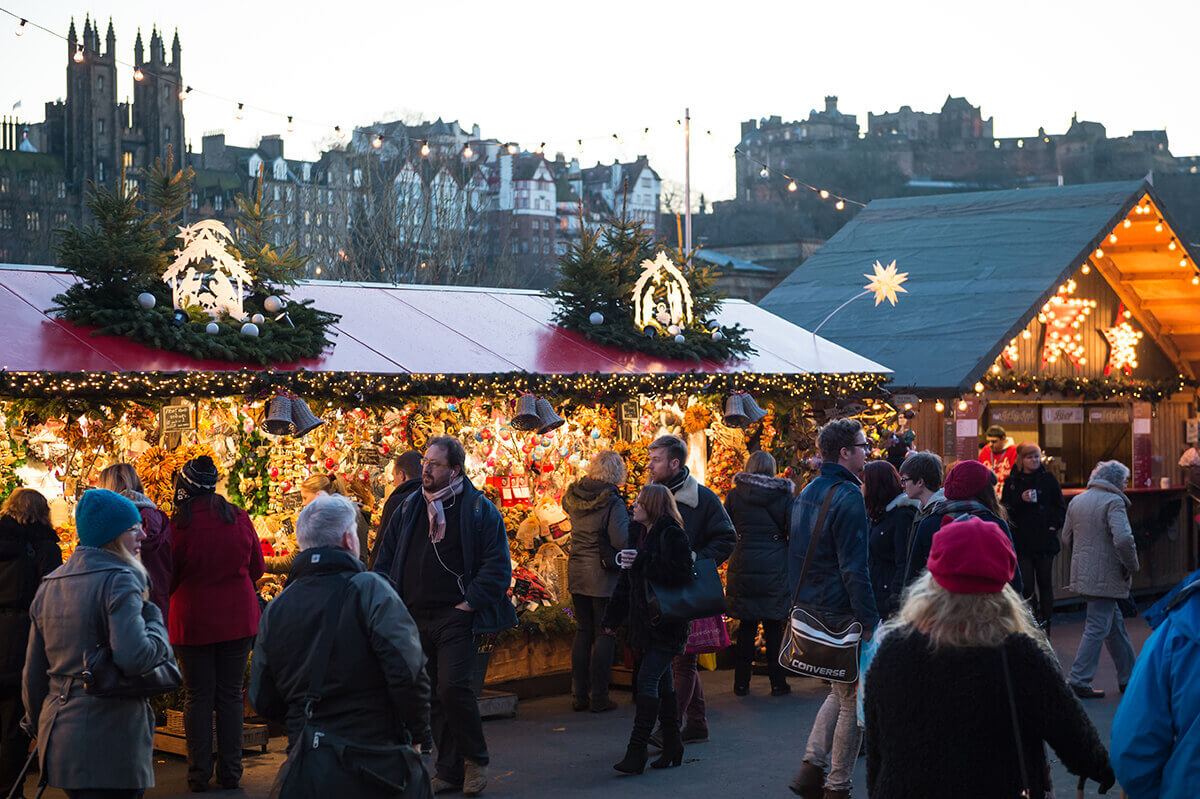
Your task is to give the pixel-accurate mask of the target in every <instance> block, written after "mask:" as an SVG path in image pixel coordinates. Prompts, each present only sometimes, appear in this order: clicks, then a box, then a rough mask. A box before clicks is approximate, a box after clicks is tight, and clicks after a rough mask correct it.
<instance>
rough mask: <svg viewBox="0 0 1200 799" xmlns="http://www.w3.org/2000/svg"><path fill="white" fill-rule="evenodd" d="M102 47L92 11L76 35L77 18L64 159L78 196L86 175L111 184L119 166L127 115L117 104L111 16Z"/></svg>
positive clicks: (71, 41)
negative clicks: (122, 114) (102, 47)
mask: <svg viewBox="0 0 1200 799" xmlns="http://www.w3.org/2000/svg"><path fill="white" fill-rule="evenodd" d="M105 39H106V41H105V44H106V45H107V47H106V49H105V50H104V51H103V52H102V51H101V49H100V25H99V22H97V23H96V24H95V25H93V24H92V21H91V18H90V17H88V18H87V19H86V20H85V21H84V24H83V36H82V37H79V38H77V37H76V33H75V21H74V20H71V29H70V31H69V32H68V34H67V59H68V60H67V103H66V124H65V126H64V127H65V137H66V141H65V160H66V170H67V176H68V180H69V182H70V183H71V184H72V186H73V187H74V188H75V190H76V191H77V192H78V194H79V196H80V197H83V196H84V195H85V194H86V187H87V182H88V181H94V182H96V183H97V184H110V185H111V184H112V182H113V180H115V179H116V178H117V176H118V175H119V174H120V171H121V139H122V135H123V133H124V128H125V124H124V120H122V119H121V118H120V115H119V114H118V108H117V68H116V49H115V48H116V36H115V35H114V34H113V27H112V20H109V23H108V34H107V36H106V37H105Z"/></svg>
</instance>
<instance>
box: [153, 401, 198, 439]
mask: <svg viewBox="0 0 1200 799" xmlns="http://www.w3.org/2000/svg"><path fill="white" fill-rule="evenodd" d="M193 410H195V409H194V407H193V405H192V404H191V403H190V402H185V403H183V404H182V405H164V406H163V408H162V413H161V415H160V418H161V419H162V431H163V432H164V433H186V432H188V431H189V430H191V429H192V428H193V427H195V426H196V425H195V422H194V419H193V415H192V412H193Z"/></svg>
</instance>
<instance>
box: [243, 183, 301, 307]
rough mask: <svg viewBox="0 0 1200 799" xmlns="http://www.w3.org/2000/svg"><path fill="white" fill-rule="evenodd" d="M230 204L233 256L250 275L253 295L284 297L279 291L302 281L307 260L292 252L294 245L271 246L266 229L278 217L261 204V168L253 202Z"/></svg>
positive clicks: (244, 201) (244, 197) (266, 204)
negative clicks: (233, 214) (233, 211)
mask: <svg viewBox="0 0 1200 799" xmlns="http://www.w3.org/2000/svg"><path fill="white" fill-rule="evenodd" d="M234 202H235V203H236V204H237V219H236V220H235V222H234V226H235V228H236V229H237V244H236V247H235V252H234V255H236V256H237V257H238V258H239V259H241V261H242V262H243V263H244V264H245V265H246V269H247V270H248V271H249V272H250V274H252V275H254V283H255V285H254V287H255V290H256V292H259V293H261V294H262V295H263V296H266V295H268V294H274V295H276V296H278V297H283V296H286V292H285V289H284V288H283V287H285V286H294V285H296V281H297V280H299V279H300V278H301V277H303V275H304V270H305V268H306V267H307V266H308V260H309V259H308V257H307V256H304V255H300V253H299V252H297V251H296V245H295V244H294V243H293V244H289V245H288V247H287V249H285V250H282V251H280V250H277V249H275V248H274V247H273V246H271V230H270V227H271V223H272V222H273V221H274V220H276V219H278V218H279V214H273V213H271V210H270V206H269V204H268V203H267V202H265V201H264V200H263V173H262V167H261V166H260V167H259V170H258V181H257V183H256V184H255V187H254V199H253V200H251V199H250V198H249V197H246V196H245V195H243V194H239V195H238V196H237V197H236V198H235V199H234Z"/></svg>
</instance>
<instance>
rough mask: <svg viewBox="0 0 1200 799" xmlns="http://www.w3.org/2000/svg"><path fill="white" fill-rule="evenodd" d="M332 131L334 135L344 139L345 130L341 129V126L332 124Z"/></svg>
mask: <svg viewBox="0 0 1200 799" xmlns="http://www.w3.org/2000/svg"><path fill="white" fill-rule="evenodd" d="M333 133H334V135H335V136H337V137H338V138H339V139H345V138H346V131H344V130H342V126H341V125H334V126H333Z"/></svg>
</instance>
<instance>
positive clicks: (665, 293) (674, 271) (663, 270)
mask: <svg viewBox="0 0 1200 799" xmlns="http://www.w3.org/2000/svg"><path fill="white" fill-rule="evenodd" d="M633 321H634V324H635V325H637V326H638V327H639V328H645V327H660V326H665V325H668V324H670V325H677V326H679V327H686V326H688V325H690V324H691V323H692V290H691V288H690V287H689V286H688V282H687V278H686V277H684V275H683V272H681V271H679V267H677V266H676V265H675V264H674V262H672V261H671V259H670V257H668V255H667V253H666V252H664V251H661V250H660V251H659V253H658V255H657V256H656V257H655V258H654V260H653V261H651V260H650V259H646V260H645V261H642V274H641V276H640V277H639V278H638V281H637V283H635V284H634V286H633Z"/></svg>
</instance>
